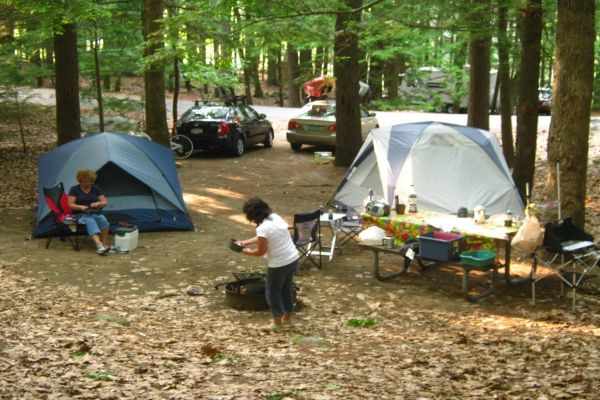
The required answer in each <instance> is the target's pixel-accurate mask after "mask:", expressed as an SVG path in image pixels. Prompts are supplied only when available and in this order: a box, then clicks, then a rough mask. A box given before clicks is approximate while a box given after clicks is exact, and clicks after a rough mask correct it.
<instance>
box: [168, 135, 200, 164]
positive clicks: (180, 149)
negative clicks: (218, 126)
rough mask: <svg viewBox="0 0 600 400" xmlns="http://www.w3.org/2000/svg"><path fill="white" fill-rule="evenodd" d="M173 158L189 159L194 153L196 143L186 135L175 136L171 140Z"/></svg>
mask: <svg viewBox="0 0 600 400" xmlns="http://www.w3.org/2000/svg"><path fill="white" fill-rule="evenodd" d="M169 141H170V142H171V150H173V156H174V157H175V158H177V159H183V158H188V157H189V156H190V155H191V154H192V153H193V152H194V143H192V141H191V139H190V138H189V137H187V136H184V135H173V136H171V138H170V139H169Z"/></svg>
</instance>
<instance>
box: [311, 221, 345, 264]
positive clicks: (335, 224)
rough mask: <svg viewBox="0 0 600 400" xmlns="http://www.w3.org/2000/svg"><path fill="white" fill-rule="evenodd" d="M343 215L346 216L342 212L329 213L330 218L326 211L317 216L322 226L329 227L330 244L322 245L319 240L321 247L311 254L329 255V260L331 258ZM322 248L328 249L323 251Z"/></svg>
mask: <svg viewBox="0 0 600 400" xmlns="http://www.w3.org/2000/svg"><path fill="white" fill-rule="evenodd" d="M344 217H346V214H343V213H333V214H332V215H331V218H330V216H329V214H328V213H324V214H322V215H321V217H320V218H319V222H320V223H321V225H322V226H324V225H327V226H328V227H329V230H330V232H331V244H330V245H328V246H323V243H322V242H321V248H320V249H319V251H315V252H313V254H316V255H321V256H326V257H329V261H331V260H332V259H333V253H335V245H336V241H337V235H338V232H339V224H340V223H341V222H342V220H343V219H344ZM323 248H327V249H329V250H328V251H323Z"/></svg>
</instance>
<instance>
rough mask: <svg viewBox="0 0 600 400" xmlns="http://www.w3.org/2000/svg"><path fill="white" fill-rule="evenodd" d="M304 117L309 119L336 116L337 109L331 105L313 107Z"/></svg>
mask: <svg viewBox="0 0 600 400" xmlns="http://www.w3.org/2000/svg"><path fill="white" fill-rule="evenodd" d="M302 115H303V116H307V117H331V116H334V115H335V107H334V106H331V105H313V106H312V107H311V108H309V109H308V110H306V112H305V113H304V114H302Z"/></svg>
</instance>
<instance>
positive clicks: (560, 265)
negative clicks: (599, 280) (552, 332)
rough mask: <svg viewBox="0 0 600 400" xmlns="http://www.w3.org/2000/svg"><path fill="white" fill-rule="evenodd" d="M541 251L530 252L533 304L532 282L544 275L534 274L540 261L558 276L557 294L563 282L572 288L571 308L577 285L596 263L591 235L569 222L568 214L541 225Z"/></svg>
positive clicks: (598, 260) (598, 256)
mask: <svg viewBox="0 0 600 400" xmlns="http://www.w3.org/2000/svg"><path fill="white" fill-rule="evenodd" d="M541 250H542V251H538V252H536V253H534V254H533V263H532V271H531V272H532V273H531V275H532V276H531V281H532V291H531V295H532V301H533V304H534V305H535V284H536V282H537V281H539V280H541V279H543V278H545V277H546V276H548V275H543V276H536V275H535V273H536V269H537V266H538V264H541V265H543V266H544V267H546V268H548V269H549V270H550V271H552V273H553V274H555V275H557V276H558V277H559V278H560V282H561V288H560V294H561V296H562V295H563V291H564V285H566V286H568V287H570V288H571V289H572V290H573V312H575V301H576V295H577V288H579V287H580V286H581V284H582V283H583V281H584V279H585V278H587V277H589V275H590V272H591V271H592V270H593V269H594V268H596V267H597V266H598V265H599V264H600V250H598V249H596V248H595V247H594V238H593V237H592V236H591V235H589V234H588V233H586V232H584V231H583V230H581V229H580V228H578V227H577V226H575V225H573V223H572V221H571V218H570V217H568V218H564V219H561V220H559V221H557V222H549V223H547V224H546V225H545V232H544V242H543V244H542V249H541Z"/></svg>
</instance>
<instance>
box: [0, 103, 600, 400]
mask: <svg viewBox="0 0 600 400" xmlns="http://www.w3.org/2000/svg"><path fill="white" fill-rule="evenodd" d="M30 111H33V113H30V115H35V117H34V118H31V117H30V118H29V119H28V120H27V121H26V126H27V129H28V134H27V142H28V144H29V145H30V153H29V154H27V155H23V153H22V152H21V151H20V149H21V148H20V141H19V140H20V139H19V138H18V136H16V135H6V134H2V136H1V137H0V160H1V163H2V164H1V165H2V176H0V209H1V213H0V235H1V245H0V398H2V399H59V398H60V399H64V398H70V397H72V398H76V399H125V398H127V399H158V398H161V399H270V400H275V399H283V398H288V399H307V400H308V399H310V400H313V399H481V398H490V399H596V398H597V396H598V392H599V391H600V381H599V380H598V376H600V298H598V297H597V295H595V294H593V293H592V291H590V290H581V291H578V301H577V312H576V313H575V314H573V313H571V298H570V294H569V293H567V295H566V296H565V297H559V293H560V284H559V282H558V280H557V279H556V278H553V277H548V278H547V279H544V280H542V281H540V282H539V283H538V284H537V285H536V293H537V305H536V306H535V307H533V306H532V305H531V288H530V286H529V285H527V284H526V285H507V284H506V283H505V282H504V281H501V282H499V283H498V287H497V290H496V293H495V294H494V295H492V296H490V297H487V298H484V299H482V300H480V301H479V302H477V303H469V302H466V301H465V300H463V298H462V292H461V270H460V269H459V268H457V267H452V266H445V267H440V268H430V269H427V270H423V271H421V270H420V269H419V268H412V267H411V269H410V270H409V273H408V275H407V276H403V277H399V278H397V279H394V280H391V281H388V282H380V281H378V280H376V279H375V278H374V276H373V273H372V255H371V254H370V253H369V252H365V251H361V250H360V248H359V247H358V246H356V245H348V246H346V247H344V249H343V253H342V254H336V255H335V257H334V258H333V260H332V261H331V262H327V261H325V262H324V265H323V268H322V269H321V270H317V269H311V270H306V271H304V272H303V273H302V274H301V275H299V276H297V278H296V282H297V284H298V286H299V287H300V292H299V294H298V298H299V302H300V307H299V311H298V314H297V317H298V318H297V320H296V322H295V324H294V325H293V327H292V328H290V329H287V330H285V331H282V332H278V333H271V332H264V331H262V330H260V329H258V327H260V326H262V325H264V324H266V323H267V322H268V321H269V319H270V314H269V313H268V312H267V311H260V312H250V311H237V310H234V309H231V308H228V307H226V306H225V305H224V296H225V295H224V292H223V291H222V290H221V289H220V290H215V289H214V285H215V284H217V283H221V282H227V281H231V280H233V276H232V272H248V271H255V270H257V269H261V268H264V263H263V261H262V260H261V259H257V258H252V257H245V256H242V255H240V254H238V253H234V252H231V251H230V250H229V249H228V248H227V245H226V243H227V240H228V239H229V238H231V237H235V238H244V237H249V236H251V235H252V234H253V231H254V228H253V227H252V226H251V225H249V224H248V223H247V222H246V221H245V220H244V218H243V215H242V213H241V210H240V209H241V205H242V203H243V201H244V200H245V199H247V198H248V197H249V196H252V195H259V196H261V197H263V198H265V199H266V200H267V201H268V202H269V203H270V204H271V205H272V207H273V209H274V211H275V212H277V213H279V214H280V215H282V216H283V217H284V218H285V219H286V220H288V221H290V220H291V217H292V215H293V213H294V212H298V211H304V210H309V209H312V208H314V207H316V206H317V205H318V204H319V203H321V202H324V201H326V200H327V199H328V198H329V197H330V196H331V194H332V193H333V191H334V190H335V188H336V186H337V185H338V183H339V181H340V179H341V177H342V176H343V174H344V173H345V169H344V168H340V167H335V166H333V165H329V164H326V165H320V164H316V163H314V161H313V154H312V152H313V151H314V150H315V149H314V148H307V149H306V150H304V151H301V152H298V153H294V152H292V151H291V150H290V148H289V146H288V144H287V142H286V141H285V133H284V130H283V128H284V127H282V126H279V127H276V138H275V145H274V147H273V148H272V149H264V148H262V147H257V148H254V149H249V150H248V152H247V153H246V154H245V155H244V156H242V157H241V158H237V159H234V158H229V157H228V156H223V155H220V154H206V153H202V154H197V155H194V156H192V157H191V158H189V159H186V160H183V161H180V162H178V167H179V169H178V172H179V177H180V182H181V186H182V188H183V191H184V197H185V200H186V203H187V206H188V208H189V212H190V215H191V218H192V220H193V222H194V223H195V225H196V227H197V230H196V231H193V232H160V233H142V234H141V235H140V245H139V247H138V248H137V249H135V250H134V251H132V252H131V253H129V254H119V255H109V256H106V257H99V256H97V255H96V254H95V252H94V248H93V246H92V243H91V242H90V241H89V240H85V241H84V244H83V249H82V250H81V251H79V252H76V251H74V250H73V249H72V248H71V247H70V245H69V244H68V243H63V242H60V241H59V240H55V241H53V242H52V244H51V246H50V248H49V249H46V248H45V240H44V239H30V238H29V236H30V234H31V231H32V229H33V227H34V218H35V206H36V204H35V203H36V184H37V170H36V158H37V156H38V155H39V154H41V153H42V152H44V151H45V150H47V149H48V148H50V147H52V143H53V142H54V141H55V136H54V128H53V127H54V109H53V108H52V107H39V106H36V107H34V108H32V109H30ZM0 114H3V115H0V121H2V122H1V123H0V131H1V132H17V131H18V127H17V124H16V122H15V121H14V118H13V117H14V115H12V116H11V114H10V112H9V111H7V109H6V108H5V109H4V110H2V109H0ZM544 137H545V133H544V132H540V139H539V140H540V142H544V143H545V138H544ZM592 141H593V144H592V146H591V147H592V150H591V153H590V177H589V179H588V188H589V192H590V200H589V207H588V210H589V211H588V226H590V228H592V229H593V231H594V234H595V235H598V234H600V232H598V229H597V227H598V226H599V225H598V222H599V221H600V219H599V217H598V215H599V213H600V207H599V205H598V198H599V197H598V186H600V185H598V184H597V183H598V177H599V176H600V173H599V172H598V166H597V164H596V163H595V162H594V160H598V158H599V157H600V156H599V154H600V143H599V133H598V132H596V131H594V132H593V133H592ZM538 153H539V152H538ZM543 174H544V170H543V166H542V163H541V162H540V168H538V178H537V180H538V181H539V182H540V184H539V187H540V188H543V181H544V178H543V177H544V175H543ZM535 197H537V198H539V200H540V201H541V200H543V199H544V198H546V199H551V197H552V196H550V195H547V194H545V193H544V192H543V189H540V193H539V194H535V196H534V198H535ZM382 265H383V268H384V269H390V270H392V269H395V268H398V262H397V260H394V259H393V258H391V257H383V259H382ZM529 270H530V264H529V262H528V260H522V259H518V258H517V256H516V255H515V258H514V259H513V268H512V272H513V273H514V274H515V275H520V276H526V275H527V273H528V272H529ZM542 272H544V271H542ZM474 280H475V283H476V284H477V288H480V286H479V285H480V284H484V283H485V282H487V281H488V280H489V276H486V275H482V274H478V275H477V276H476V277H475V279H474ZM189 285H198V286H201V287H202V288H203V289H204V295H201V296H190V295H187V294H186V288H187V287H188V286H189ZM351 319H362V320H369V319H371V320H373V321H374V322H375V324H374V326H372V327H360V326H352V325H350V324H349V323H348V321H349V320H351Z"/></svg>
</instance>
